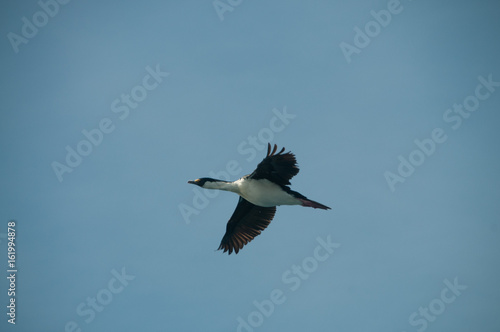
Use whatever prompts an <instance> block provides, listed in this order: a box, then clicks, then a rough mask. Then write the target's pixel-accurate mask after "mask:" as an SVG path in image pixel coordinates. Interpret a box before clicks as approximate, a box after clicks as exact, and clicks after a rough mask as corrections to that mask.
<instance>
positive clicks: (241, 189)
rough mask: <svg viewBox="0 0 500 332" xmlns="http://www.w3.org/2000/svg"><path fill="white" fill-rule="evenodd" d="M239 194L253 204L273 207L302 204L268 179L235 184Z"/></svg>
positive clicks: (238, 181) (248, 180) (242, 181)
mask: <svg viewBox="0 0 500 332" xmlns="http://www.w3.org/2000/svg"><path fill="white" fill-rule="evenodd" d="M234 184H235V185H237V187H238V194H239V195H240V196H241V197H243V198H244V199H246V200H247V201H249V202H250V203H252V204H255V205H258V206H263V207H271V206H277V205H300V204H301V202H300V201H299V200H298V199H297V198H295V197H293V196H292V195H290V194H288V193H287V192H285V191H283V189H281V187H280V186H278V185H277V184H275V183H273V182H271V181H269V180H267V179H260V180H254V179H248V178H246V179H245V178H242V179H239V180H237V181H235V182H234Z"/></svg>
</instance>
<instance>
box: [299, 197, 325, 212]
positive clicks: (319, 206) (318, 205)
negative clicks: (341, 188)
mask: <svg viewBox="0 0 500 332" xmlns="http://www.w3.org/2000/svg"><path fill="white" fill-rule="evenodd" d="M299 200H300V201H301V202H302V206H308V207H312V208H315V209H323V210H330V209H331V208H330V207H328V206H326V205H323V204H321V203H318V202H316V201H313V200H310V199H307V198H299Z"/></svg>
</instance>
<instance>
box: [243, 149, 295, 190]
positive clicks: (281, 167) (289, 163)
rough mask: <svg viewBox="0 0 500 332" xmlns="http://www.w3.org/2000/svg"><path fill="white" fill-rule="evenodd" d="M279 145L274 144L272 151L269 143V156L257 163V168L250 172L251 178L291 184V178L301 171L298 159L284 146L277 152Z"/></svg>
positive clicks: (284, 184) (283, 184)
mask: <svg viewBox="0 0 500 332" xmlns="http://www.w3.org/2000/svg"><path fill="white" fill-rule="evenodd" d="M277 149H278V146H276V144H274V148H273V150H272V152H271V144H269V143H267V156H266V157H265V158H264V159H263V160H262V161H261V162H260V163H259V165H257V169H256V170H255V171H253V173H252V174H250V176H249V177H250V178H251V179H255V180H258V179H268V180H269V181H271V182H274V183H276V184H279V185H282V186H286V185H289V184H290V179H291V178H293V177H294V176H295V175H297V173H299V168H298V167H297V160H295V155H294V154H293V153H291V152H286V153H283V152H284V151H285V148H282V149H281V151H280V152H278V153H276V150H277Z"/></svg>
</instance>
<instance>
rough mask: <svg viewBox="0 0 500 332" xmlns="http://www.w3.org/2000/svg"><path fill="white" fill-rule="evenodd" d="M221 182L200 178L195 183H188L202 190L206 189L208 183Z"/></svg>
mask: <svg viewBox="0 0 500 332" xmlns="http://www.w3.org/2000/svg"><path fill="white" fill-rule="evenodd" d="M218 181H220V180H216V179H212V178H199V179H196V180H194V181H188V183H191V184H195V185H197V186H200V187H202V188H205V183H207V182H209V183H210V182H218Z"/></svg>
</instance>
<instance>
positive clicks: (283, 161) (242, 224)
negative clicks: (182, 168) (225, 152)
mask: <svg viewBox="0 0 500 332" xmlns="http://www.w3.org/2000/svg"><path fill="white" fill-rule="evenodd" d="M277 149H278V147H277V146H276V144H275V145H274V148H273V149H272V151H271V144H269V143H268V145H267V156H266V157H265V158H264V159H263V160H262V161H261V162H260V164H259V165H257V169H256V170H255V171H253V173H251V174H248V175H245V176H243V177H242V178H240V179H238V180H236V181H233V182H229V181H223V180H216V179H212V178H200V179H196V180H194V181H188V183H192V184H195V185H197V186H200V187H202V188H205V189H218V190H227V191H232V192H234V193H237V194H238V195H240V199H239V201H238V205H237V206H236V210H234V213H233V215H232V216H231V218H230V219H229V221H228V223H227V227H226V234H224V237H223V238H222V241H221V243H220V246H219V248H218V249H219V250H221V249H223V250H224V252H226V251H229V254H231V253H232V252H233V251H234V252H235V253H236V254H237V253H238V251H240V250H241V249H242V248H243V246H244V245H246V244H247V243H248V242H250V241H252V240H253V239H254V238H255V237H256V236H257V235H259V234H260V233H261V232H262V231H263V230H264V229H266V227H267V226H268V225H269V223H270V222H271V220H272V219H273V217H274V214H275V212H276V206H278V205H302V206H309V207H312V208H315V209H324V210H329V209H330V208H329V207H328V206H326V205H323V204H320V203H318V202H315V201H313V200H310V199H308V198H307V197H305V196H304V195H302V194H299V193H298V192H296V191H293V190H291V189H290V187H288V185H290V179H291V178H292V177H294V176H295V175H297V173H299V168H298V167H297V161H296V159H295V155H294V154H293V153H291V152H286V153H283V152H284V151H285V148H282V149H281V150H280V152H278V153H276V151H277Z"/></svg>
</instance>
